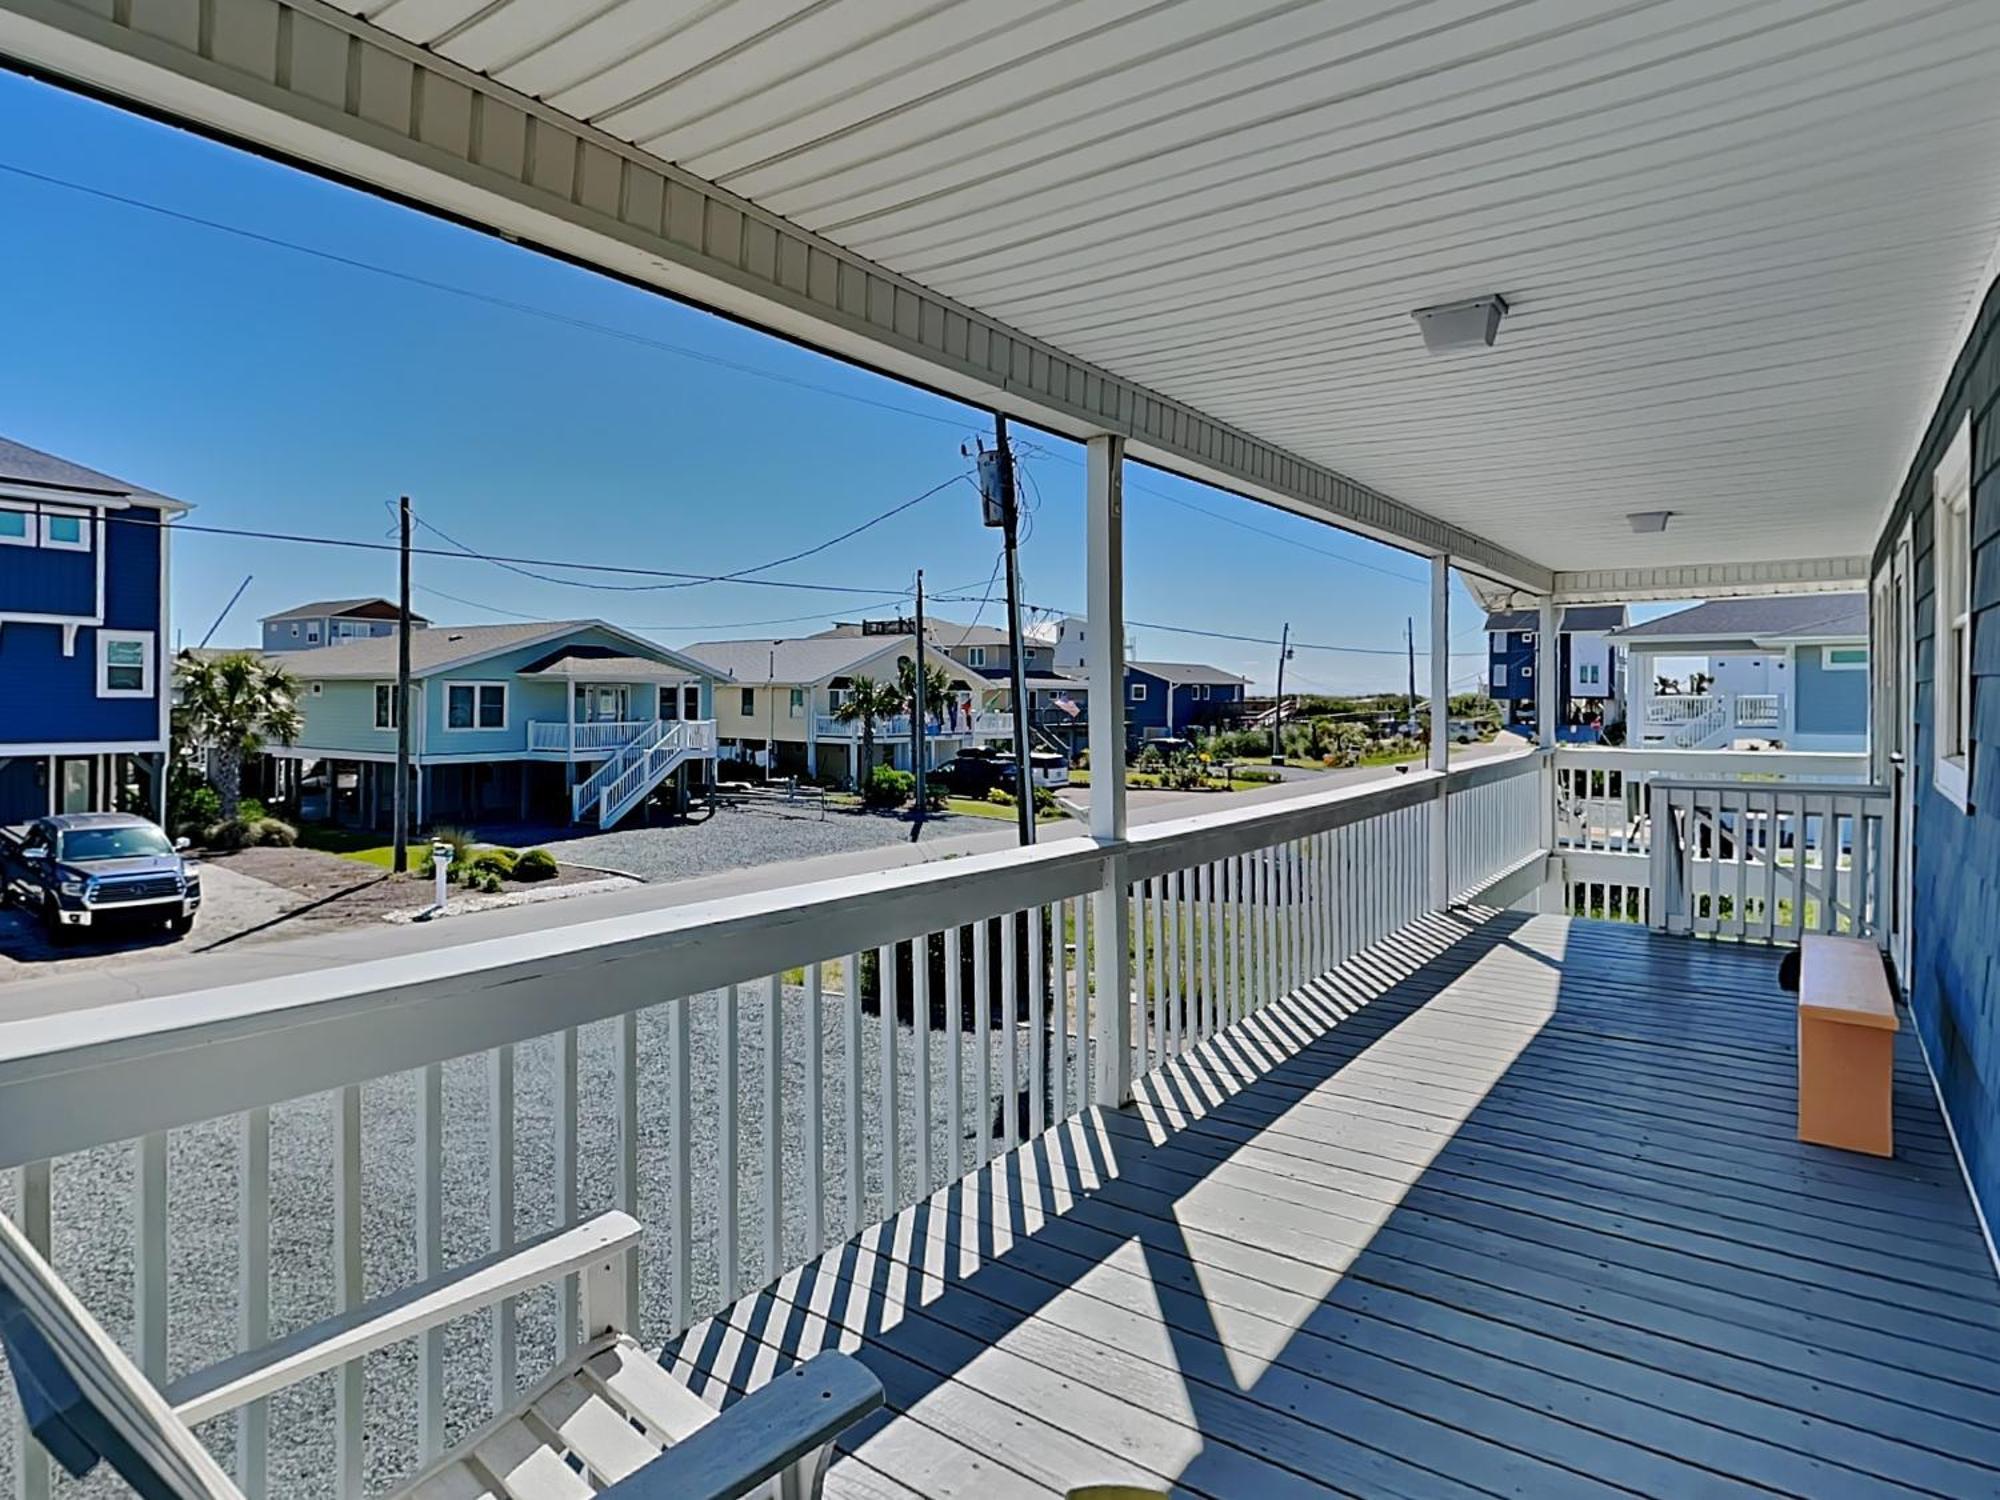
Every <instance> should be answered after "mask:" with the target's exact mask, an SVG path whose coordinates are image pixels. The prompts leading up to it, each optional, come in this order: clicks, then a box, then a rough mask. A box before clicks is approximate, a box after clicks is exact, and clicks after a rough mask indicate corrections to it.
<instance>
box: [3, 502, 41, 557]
mask: <svg viewBox="0 0 2000 1500" xmlns="http://www.w3.org/2000/svg"><path fill="white" fill-rule="evenodd" d="M34 545H35V518H34V516H33V515H32V514H31V513H30V512H28V511H26V510H23V509H21V508H19V507H17V506H13V505H0V547H32V546H34Z"/></svg>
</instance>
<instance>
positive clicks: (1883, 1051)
mask: <svg viewBox="0 0 2000 1500" xmlns="http://www.w3.org/2000/svg"><path fill="white" fill-rule="evenodd" d="M1799 946H1800V958H1799V1139H1800V1140H1802V1141H1811V1142H1813V1143H1814V1144H1815V1145H1820V1146H1838V1147H1840V1148H1841V1149H1843V1150H1846V1151H1866V1152H1869V1153H1870V1154H1872V1155H1875V1156H1891V1155H1894V1154H1895V1146H1896V1143H1895V1135H1894V1129H1893V1126H1892V1125H1891V1121H1890V1100H1891V1095H1892V1092H1893V1080H1894V1074H1895V1049H1896V1028H1897V1021H1896V998H1895V995H1894V994H1893V992H1892V991H1891V990H1890V988H1889V976H1888V974H1887V973H1886V972H1885V971H1884V970H1883V968H1882V952H1881V950H1880V949H1879V948H1877V947H1876V946H1875V945H1874V944H1873V943H1870V942H1865V941H1863V940H1862V939H1859V938H1844V937H1813V936H1809V937H1806V938H1805V939H1803V940H1802V942H1801V943H1800V945H1799Z"/></svg>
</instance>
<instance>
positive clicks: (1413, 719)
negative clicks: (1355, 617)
mask: <svg viewBox="0 0 2000 1500" xmlns="http://www.w3.org/2000/svg"><path fill="white" fill-rule="evenodd" d="M1403 644H1404V645H1405V646H1407V647H1408V648H1409V653H1410V707H1409V710H1408V712H1409V717H1410V733H1412V734H1415V733H1416V732H1417V622H1416V620H1415V619H1414V618H1413V617H1411V616H1408V615H1405V616H1404V617H1403Z"/></svg>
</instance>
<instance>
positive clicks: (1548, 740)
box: [1535, 594, 1631, 912]
mask: <svg viewBox="0 0 2000 1500" xmlns="http://www.w3.org/2000/svg"><path fill="white" fill-rule="evenodd" d="M1556 625H1557V609H1556V601H1555V600H1554V598H1553V597H1551V596H1549V595H1546V594H1545V595H1543V596H1542V600H1541V609H1540V613H1539V616H1538V617H1537V619H1536V621H1535V744H1536V745H1537V746H1538V747H1539V748H1540V754H1541V757H1542V778H1541V779H1542V826H1541V831H1542V848H1543V849H1544V850H1546V851H1547V852H1548V853H1549V855H1550V863H1551V865H1552V866H1553V865H1555V864H1557V863H1559V861H1557V860H1555V859H1554V854H1555V847H1556V757H1555V748H1556V714H1557V712H1558V709H1557V705H1558V704H1559V703H1560V702H1561V701H1562V700H1561V698H1560V697H1559V696H1558V694H1557V691H1556V689H1557V687H1558V686H1559V684H1558V682H1557V679H1558V678H1559V677H1560V676H1561V674H1562V649H1561V636H1560V635H1559V634H1558V632H1557V629H1556ZM1626 716H1627V717H1626V722H1627V724H1628V725H1629V724H1630V723H1631V708H1630V706H1629V705H1628V707H1627V709H1626ZM1630 732H1631V731H1630V730H1629V728H1628V730H1627V734H1628V737H1629V735H1630ZM1567 878H1568V877H1567V876H1563V877H1561V878H1560V879H1558V880H1557V881H1555V882H1554V883H1549V882H1544V884H1543V886H1542V890H1541V894H1540V896H1539V898H1538V899H1537V901H1536V905H1537V907H1538V908H1539V909H1540V910H1542V911H1545V912H1560V911H1561V910H1562V909H1563V906H1564V901H1563V892H1562V883H1563V881H1564V880H1567Z"/></svg>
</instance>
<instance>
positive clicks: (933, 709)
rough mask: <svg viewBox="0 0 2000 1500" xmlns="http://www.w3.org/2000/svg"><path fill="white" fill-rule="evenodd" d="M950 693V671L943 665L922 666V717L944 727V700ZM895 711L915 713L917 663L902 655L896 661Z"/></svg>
mask: <svg viewBox="0 0 2000 1500" xmlns="http://www.w3.org/2000/svg"><path fill="white" fill-rule="evenodd" d="M951 694H952V681H951V673H949V672H947V671H946V670H945V669H944V668H943V667H934V666H931V665H929V664H928V663H926V664H925V666H924V709H925V715H924V717H925V718H926V719H927V720H929V721H930V722H931V723H933V724H936V725H937V726H938V727H939V728H940V729H942V728H943V727H944V705H945V700H946V699H948V698H950V697H951ZM896 699H897V702H896V711H897V712H898V713H908V714H909V715H910V717H911V718H912V719H914V718H915V717H916V713H917V664H916V663H915V662H914V661H912V660H910V658H909V657H907V656H906V657H904V658H903V659H902V660H901V661H899V662H897V663H896Z"/></svg>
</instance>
